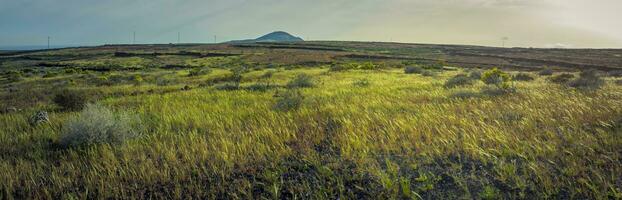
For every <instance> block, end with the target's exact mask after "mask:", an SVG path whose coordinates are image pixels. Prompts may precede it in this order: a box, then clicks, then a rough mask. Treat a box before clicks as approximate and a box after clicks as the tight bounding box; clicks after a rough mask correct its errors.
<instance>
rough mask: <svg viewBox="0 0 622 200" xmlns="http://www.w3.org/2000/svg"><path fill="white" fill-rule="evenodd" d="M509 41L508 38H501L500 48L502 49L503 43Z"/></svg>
mask: <svg viewBox="0 0 622 200" xmlns="http://www.w3.org/2000/svg"><path fill="white" fill-rule="evenodd" d="M509 39H510V38H508V37H503V38H501V46H502V47H505V41H508V40H509Z"/></svg>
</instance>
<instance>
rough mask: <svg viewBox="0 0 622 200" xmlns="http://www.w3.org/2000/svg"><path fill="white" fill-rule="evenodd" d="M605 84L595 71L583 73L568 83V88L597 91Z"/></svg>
mask: <svg viewBox="0 0 622 200" xmlns="http://www.w3.org/2000/svg"><path fill="white" fill-rule="evenodd" d="M604 84H605V81H604V80H603V79H602V78H600V76H599V75H598V73H597V72H596V71H595V70H588V71H583V72H581V74H579V78H576V79H574V80H572V81H570V82H569V83H568V86H570V87H573V88H578V89H583V90H597V89H600V88H601V87H602V86H603V85H604Z"/></svg>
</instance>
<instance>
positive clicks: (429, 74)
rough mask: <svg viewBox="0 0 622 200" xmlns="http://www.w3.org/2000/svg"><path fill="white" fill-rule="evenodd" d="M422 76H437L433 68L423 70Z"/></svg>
mask: <svg viewBox="0 0 622 200" xmlns="http://www.w3.org/2000/svg"><path fill="white" fill-rule="evenodd" d="M421 75H422V76H436V73H435V72H434V71H432V70H423V72H421Z"/></svg>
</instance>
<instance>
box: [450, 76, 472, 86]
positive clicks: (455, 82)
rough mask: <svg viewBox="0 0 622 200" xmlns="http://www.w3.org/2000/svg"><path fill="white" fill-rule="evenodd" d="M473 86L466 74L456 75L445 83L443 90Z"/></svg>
mask: <svg viewBox="0 0 622 200" xmlns="http://www.w3.org/2000/svg"><path fill="white" fill-rule="evenodd" d="M471 84H473V80H472V79H471V78H470V77H469V76H468V75H466V74H458V75H456V76H454V77H451V78H449V79H448V80H447V81H445V85H444V87H445V88H454V87H458V86H465V85H471Z"/></svg>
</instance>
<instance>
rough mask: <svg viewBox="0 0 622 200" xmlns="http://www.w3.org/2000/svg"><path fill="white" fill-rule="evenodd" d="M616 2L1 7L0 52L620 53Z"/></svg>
mask: <svg viewBox="0 0 622 200" xmlns="http://www.w3.org/2000/svg"><path fill="white" fill-rule="evenodd" d="M621 10H622V0H0V46H11V45H43V44H45V43H46V37H47V36H48V35H49V36H51V37H52V44H57V45H58V44H73V45H76V44H78V45H90V44H112V43H131V42H132V32H133V31H135V32H136V40H137V42H138V43H171V42H176V41H177V33H178V32H180V33H181V39H182V42H213V41H214V35H216V36H217V40H218V41H219V42H221V41H225V40H233V39H246V38H255V37H257V36H260V35H263V34H265V33H268V32H271V31H275V30H283V31H287V32H290V33H292V34H294V35H297V36H301V37H303V38H304V39H306V40H361V41H394V42H412V43H444V44H476V45H488V46H500V45H501V38H503V37H508V38H509V40H508V41H507V45H508V46H523V47H530V46H532V47H617V48H621V47H622V11H621Z"/></svg>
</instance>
